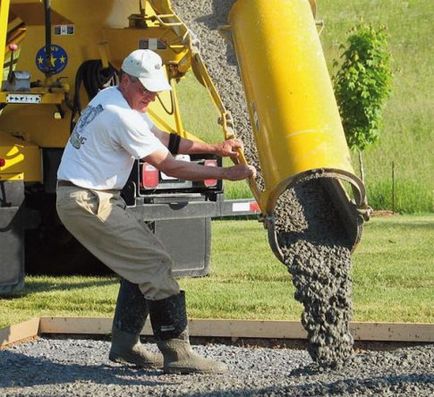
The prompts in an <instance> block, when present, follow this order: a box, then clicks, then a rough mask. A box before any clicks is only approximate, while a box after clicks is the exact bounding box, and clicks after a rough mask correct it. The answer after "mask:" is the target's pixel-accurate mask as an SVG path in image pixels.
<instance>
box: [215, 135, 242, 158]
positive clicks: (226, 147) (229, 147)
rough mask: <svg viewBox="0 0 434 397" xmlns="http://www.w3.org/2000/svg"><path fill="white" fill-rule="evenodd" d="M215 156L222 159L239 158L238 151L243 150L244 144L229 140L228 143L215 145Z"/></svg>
mask: <svg viewBox="0 0 434 397" xmlns="http://www.w3.org/2000/svg"><path fill="white" fill-rule="evenodd" d="M214 148H215V154H217V155H218V156H220V157H231V158H237V157H238V156H239V153H238V149H242V148H243V143H242V142H241V141H240V140H239V139H227V140H226V141H223V142H220V143H216V144H215V145H214Z"/></svg>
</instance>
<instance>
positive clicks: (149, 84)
mask: <svg viewBox="0 0 434 397" xmlns="http://www.w3.org/2000/svg"><path fill="white" fill-rule="evenodd" d="M122 70H123V71H124V72H125V73H128V74H129V75H130V76H134V77H137V78H138V79H139V80H140V82H141V83H142V85H143V87H145V88H146V89H147V90H148V91H152V92H159V91H166V90H171V89H172V88H171V87H170V84H169V83H168V81H167V78H166V75H165V74H164V68H163V64H162V61H161V57H160V56H159V55H158V54H157V53H155V52H154V51H151V50H135V51H133V52H132V53H131V54H130V55H128V56H127V57H126V58H125V59H124V61H123V62H122Z"/></svg>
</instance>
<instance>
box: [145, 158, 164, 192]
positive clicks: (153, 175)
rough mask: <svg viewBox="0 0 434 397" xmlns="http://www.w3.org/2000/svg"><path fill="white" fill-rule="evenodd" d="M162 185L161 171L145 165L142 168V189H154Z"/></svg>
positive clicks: (147, 164)
mask: <svg viewBox="0 0 434 397" xmlns="http://www.w3.org/2000/svg"><path fill="white" fill-rule="evenodd" d="M159 183H160V171H158V169H157V168H155V167H154V166H153V165H151V164H149V163H143V166H142V187H143V188H145V189H153V188H155V187H157V186H158V184H159Z"/></svg>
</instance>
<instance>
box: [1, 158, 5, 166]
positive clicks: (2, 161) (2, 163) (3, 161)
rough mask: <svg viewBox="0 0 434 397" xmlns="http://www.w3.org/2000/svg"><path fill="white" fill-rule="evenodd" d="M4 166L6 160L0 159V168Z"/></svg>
mask: <svg viewBox="0 0 434 397" xmlns="http://www.w3.org/2000/svg"><path fill="white" fill-rule="evenodd" d="M5 164H6V160H5V159H2V158H0V167H4V166H5Z"/></svg>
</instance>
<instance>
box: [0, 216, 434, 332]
mask: <svg viewBox="0 0 434 397" xmlns="http://www.w3.org/2000/svg"><path fill="white" fill-rule="evenodd" d="M433 242H434V215H425V216H390V217H383V218H373V219H372V220H371V221H370V222H368V223H367V224H366V226H365V230H364V233H363V238H362V241H361V243H360V244H359V247H358V248H357V250H356V251H355V253H354V256H353V282H354V288H353V302H354V320H357V321H391V322H425V323H434V255H433ZM211 258H212V264H211V269H212V270H211V274H210V275H209V276H207V277H202V278H194V279H181V280H180V283H181V285H182V287H183V288H185V289H186V291H187V300H188V307H189V316H190V317H194V318H233V319H263V320H271V319H273V320H298V319H299V318H300V313H301V310H302V308H301V305H300V304H299V303H297V302H296V301H295V300H294V298H293V293H294V288H293V286H292V283H291V279H290V276H289V274H288V272H287V271H286V268H285V267H284V266H283V265H282V264H281V263H280V262H278V261H277V259H276V258H275V257H274V255H273V254H272V252H271V250H270V248H269V246H268V242H267V240H266V234H265V231H264V230H263V228H262V225H261V224H260V223H258V222H257V221H255V220H249V221H241V220H237V221H232V220H224V221H214V222H213V237H212V255H211ZM117 288H118V282H117V279H116V278H114V277H111V278H110V277H106V278H95V277H82V276H74V277H45V276H40V277H28V278H27V279H26V288H25V292H24V293H22V294H21V295H18V296H15V297H8V298H2V299H0V328H2V327H4V326H7V325H10V324H15V323H18V322H20V321H24V320H26V319H29V318H31V317H39V316H98V317H110V316H112V314H113V309H114V304H115V298H116V295H117Z"/></svg>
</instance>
